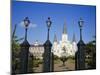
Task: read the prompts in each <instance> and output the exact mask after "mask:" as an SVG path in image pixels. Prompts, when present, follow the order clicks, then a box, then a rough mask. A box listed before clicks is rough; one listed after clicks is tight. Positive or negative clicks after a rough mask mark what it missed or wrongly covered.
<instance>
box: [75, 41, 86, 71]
mask: <svg viewBox="0 0 100 75" xmlns="http://www.w3.org/2000/svg"><path fill="white" fill-rule="evenodd" d="M77 46H78V51H77V52H76V54H75V69H76V70H84V69H85V44H84V42H83V41H82V40H80V41H79V42H78V44H77Z"/></svg>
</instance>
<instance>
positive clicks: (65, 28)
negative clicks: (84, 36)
mask: <svg viewBox="0 0 100 75" xmlns="http://www.w3.org/2000/svg"><path fill="white" fill-rule="evenodd" d="M63 34H67V27H66V23H64V26H63Z"/></svg>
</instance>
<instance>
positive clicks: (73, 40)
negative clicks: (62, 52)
mask: <svg viewBox="0 0 100 75" xmlns="http://www.w3.org/2000/svg"><path fill="white" fill-rule="evenodd" d="M72 42H76V37H75V33H74V34H73V39H72Z"/></svg>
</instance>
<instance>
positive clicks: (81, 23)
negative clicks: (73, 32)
mask: <svg viewBox="0 0 100 75" xmlns="http://www.w3.org/2000/svg"><path fill="white" fill-rule="evenodd" d="M78 24H79V27H80V29H81V28H82V27H83V24H84V21H83V19H82V18H80V20H79V21H78Z"/></svg>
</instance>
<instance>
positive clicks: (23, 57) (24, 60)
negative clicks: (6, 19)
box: [20, 17, 30, 74]
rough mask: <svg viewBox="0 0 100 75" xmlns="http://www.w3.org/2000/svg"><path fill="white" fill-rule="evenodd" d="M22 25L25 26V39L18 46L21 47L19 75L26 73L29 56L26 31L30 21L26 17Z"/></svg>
mask: <svg viewBox="0 0 100 75" xmlns="http://www.w3.org/2000/svg"><path fill="white" fill-rule="evenodd" d="M23 22H24V25H25V39H24V41H23V42H22V43H21V44H20V47H21V52H20V73H21V74H24V73H28V54H29V47H30V44H29V43H28V41H27V30H28V26H29V24H30V20H29V19H28V17H25V19H24V20H23Z"/></svg>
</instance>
